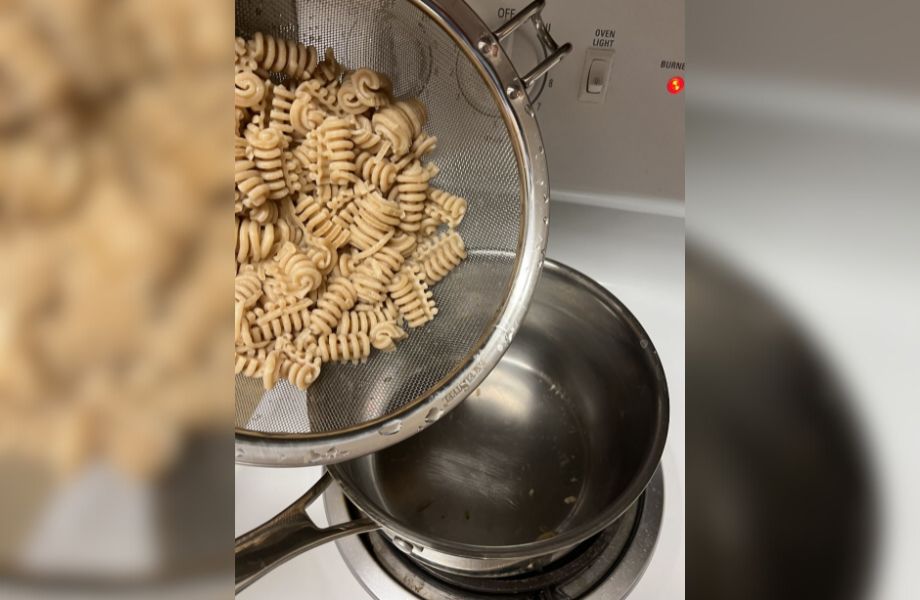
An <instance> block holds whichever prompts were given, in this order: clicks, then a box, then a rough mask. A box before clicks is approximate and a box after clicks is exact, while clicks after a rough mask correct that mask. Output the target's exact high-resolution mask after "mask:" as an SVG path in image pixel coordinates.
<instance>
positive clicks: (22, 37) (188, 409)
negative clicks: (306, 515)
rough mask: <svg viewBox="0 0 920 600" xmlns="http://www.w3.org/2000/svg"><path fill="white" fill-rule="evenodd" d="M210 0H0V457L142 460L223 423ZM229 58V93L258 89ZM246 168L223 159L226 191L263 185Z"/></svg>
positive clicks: (223, 105)
mask: <svg viewBox="0 0 920 600" xmlns="http://www.w3.org/2000/svg"><path fill="white" fill-rule="evenodd" d="M212 8H213V7H211V6H204V5H202V4H200V3H187V2H176V1H171V0H166V1H164V2H156V3H149V2H141V1H138V0H128V1H125V2H119V3H114V4H113V3H109V2H100V1H95V0H85V1H82V2H63V3H61V2H54V1H52V0H29V1H28V2H25V1H18V0H11V1H9V2H5V3H4V8H3V11H2V13H3V14H2V17H0V26H2V31H3V35H0V48H2V50H0V71H2V72H3V78H2V79H3V94H2V95H0V181H2V182H3V184H2V186H0V233H2V235H0V251H2V253H3V255H4V259H3V260H2V261H0V274H2V281H3V282H4V291H3V293H2V294H0V365H2V366H0V458H6V457H11V458H15V459H20V460H26V461H37V462H39V463H42V464H44V465H47V466H50V467H52V468H53V469H54V470H56V471H57V472H58V473H70V472H73V471H74V470H75V469H77V468H78V467H80V466H81V465H84V464H86V463H87V462H88V461H90V460H96V459H99V458H103V459H105V460H107V461H108V462H110V463H114V464H116V465H117V466H119V467H121V468H122V470H124V471H127V472H130V473H135V474H139V475H153V474H156V473H159V472H162V471H163V470H164V468H165V467H167V466H169V465H170V464H171V463H172V461H173V460H174V459H175V457H176V456H177V455H178V452H179V451H180V449H181V447H182V442H183V440H184V439H186V438H187V436H188V435H189V434H190V433H191V432H192V431H196V430H200V429H203V428H208V427H217V426H219V427H221V428H223V427H226V423H228V422H229V418H230V414H231V406H232V404H231V403H230V402H229V400H228V398H227V394H228V388H227V387H223V386H221V385H219V384H216V383H215V382H217V381H220V380H221V378H224V379H225V378H226V372H227V369H228V367H229V365H228V361H227V359H226V351H225V350H224V351H223V352H222V351H221V349H222V348H224V349H225V348H226V344H227V343H228V341H229V340H228V336H229V328H228V327H227V324H228V323H229V322H230V321H229V319H230V314H229V307H227V306H226V303H225V301H222V298H223V297H224V296H223V294H225V293H229V287H230V277H229V272H230V271H229V269H230V266H229V264H228V261H227V258H226V254H225V253H226V244H227V243H228V241H229V238H230V236H231V235H232V229H231V227H232V226H231V225H230V222H229V219H228V217H227V215H226V212H225V211H226V209H225V208H222V205H223V203H224V202H225V201H224V200H223V197H224V194H225V193H226V192H225V191H224V190H225V189H226V188H225V186H226V178H227V172H228V163H227V161H226V157H227V152H228V148H230V147H231V143H232V138H231V137H230V136H229V135H228V133H227V131H226V129H227V128H226V126H225V125H224V124H223V123H225V122H227V121H229V120H230V107H229V106H228V103H227V101H226V81H227V77H228V75H229V73H228V66H227V63H228V60H229V52H228V45H227V43H226V41H225V40H226V37H225V36H226V34H225V31H226V26H227V24H228V21H227V20H225V19H215V18H214V13H213V11H212V10H211V9H212ZM236 75H237V76H236V78H235V88H236V95H235V98H236V100H235V103H236V105H237V106H247V107H252V106H255V105H258V104H260V103H261V102H263V100H264V97H265V96H266V95H267V93H268V92H267V90H266V89H265V85H264V81H263V80H262V79H261V78H259V77H253V76H252V74H251V73H247V72H245V71H238V72H237V74H236ZM238 118H239V115H238ZM258 176H259V172H258V165H257V164H255V163H253V162H252V161H248V160H246V159H243V158H242V157H238V158H237V163H236V170H235V178H236V180H237V182H238V189H242V190H243V191H242V193H240V194H239V201H240V202H241V203H246V204H247V205H249V206H255V205H257V204H259V203H260V202H264V201H265V198H266V197H267V195H268V193H269V191H268V189H267V188H266V185H269V182H263V181H262V179H259V177H258ZM256 225H257V226H260V227H261V225H258V224H256ZM261 233H262V232H260V234H261ZM256 241H264V240H259V239H257V240H256ZM221 288H224V289H227V292H221V291H220V290H221ZM241 295H242V299H243V302H244V304H245V303H247V302H251V300H250V299H249V296H248V295H247V288H246V286H245V285H243V286H242V287H239V286H238V288H237V290H236V296H238V297H240V296H241Z"/></svg>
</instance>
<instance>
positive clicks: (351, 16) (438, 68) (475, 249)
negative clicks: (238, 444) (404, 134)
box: [236, 0, 523, 437]
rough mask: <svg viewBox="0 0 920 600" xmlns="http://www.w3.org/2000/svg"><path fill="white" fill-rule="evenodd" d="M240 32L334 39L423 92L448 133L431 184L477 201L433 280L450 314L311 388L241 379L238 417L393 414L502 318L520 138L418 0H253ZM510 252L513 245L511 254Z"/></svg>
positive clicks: (346, 422)
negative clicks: (448, 261)
mask: <svg viewBox="0 0 920 600" xmlns="http://www.w3.org/2000/svg"><path fill="white" fill-rule="evenodd" d="M236 28H237V34H238V35H243V36H251V35H252V34H253V33H254V32H256V31H262V32H264V33H269V34H272V35H277V36H279V37H284V38H289V39H296V40H298V41H300V42H303V43H307V44H312V45H314V46H316V47H317V49H319V51H320V53H322V51H323V50H324V49H325V48H327V47H331V48H333V49H334V50H335V55H336V58H337V59H338V60H339V61H340V62H341V63H343V64H344V65H346V66H347V67H349V68H357V67H370V68H372V69H375V70H378V71H380V72H383V73H386V74H387V75H389V76H390V77H391V79H392V80H393V85H394V93H395V95H397V96H416V97H419V98H421V99H422V101H423V102H424V103H425V105H426V106H427V107H428V111H429V122H428V126H427V127H426V130H427V131H428V132H429V133H431V134H434V135H436V136H437V137H438V149H437V150H436V151H435V152H434V153H433V154H432V155H431V157H430V160H431V161H432V162H434V163H435V164H437V165H438V167H440V169H441V172H440V174H439V175H438V176H437V177H436V178H435V179H434V181H433V182H432V185H434V186H436V187H439V188H443V189H445V190H448V191H450V192H452V193H455V194H459V195H461V196H463V197H465V198H466V199H467V201H468V202H469V209H468V211H467V216H466V218H465V219H464V221H463V223H462V224H461V226H460V228H459V231H460V233H461V235H462V236H463V239H464V241H465V242H466V246H467V249H468V251H469V254H470V255H469V258H467V260H466V261H464V262H463V263H462V264H461V265H460V266H459V267H458V268H457V269H456V270H455V271H454V272H453V273H452V274H451V275H450V276H449V277H447V278H446V279H445V280H444V281H442V282H441V283H439V284H438V285H437V286H435V287H434V289H433V293H434V297H435V300H436V301H437V304H438V310H439V313H438V315H437V317H436V318H435V319H434V321H432V322H431V323H428V324H427V325H425V326H423V327H421V328H419V329H416V330H410V334H409V338H408V339H406V340H404V341H403V342H401V343H400V344H399V345H398V348H397V350H396V351H395V352H391V353H381V352H378V353H374V355H373V356H372V357H371V359H370V360H368V362H366V363H365V364H363V365H339V364H326V365H324V366H323V371H322V374H321V375H320V378H319V379H318V380H317V381H316V383H314V384H313V386H312V387H310V389H309V391H308V392H302V391H300V390H298V389H297V388H295V387H294V386H292V385H290V384H289V383H288V382H287V381H281V382H280V383H279V384H278V385H277V386H276V387H275V388H274V389H273V390H271V391H269V392H264V391H263V390H262V388H261V382H260V381H257V380H250V379H247V378H245V377H242V376H238V377H237V379H236V426H237V427H239V428H243V429H247V430H250V431H257V432H283V433H292V434H297V433H304V434H306V433H309V434H311V435H317V434H319V435H322V436H327V435H328V436H329V437H332V436H334V435H335V434H336V433H337V432H341V431H342V430H344V429H348V428H352V427H354V426H356V425H360V424H362V423H366V422H368V421H371V420H375V419H378V418H381V417H384V416H386V415H388V414H390V413H392V412H394V411H397V410H400V409H402V408H404V407H406V406H408V405H409V404H411V403H413V402H415V401H418V400H420V399H422V398H424V397H426V396H427V395H429V394H430V393H431V392H432V391H434V389H436V388H437V386H438V384H439V382H441V381H442V380H443V379H444V378H445V377H447V376H448V375H451V374H452V373H454V372H456V370H457V369H458V368H460V367H461V365H463V364H464V363H466V362H467V360H468V359H469V358H470V357H471V356H472V354H473V353H474V352H475V351H476V350H478V348H479V347H480V345H481V343H482V341H483V339H484V337H485V336H486V335H488V334H489V333H490V332H491V330H492V329H493V328H494V324H495V322H496V320H497V319H498V317H499V315H500V313H501V310H502V306H503V305H504V303H505V300H506V298H507V296H508V293H509V291H510V287H511V283H512V278H513V276H514V273H515V267H516V264H515V263H516V261H515V259H514V255H515V254H516V253H517V251H518V249H519V244H520V239H521V228H522V226H523V219H522V213H521V211H522V202H521V183H520V174H519V169H518V163H517V160H516V158H515V152H514V146H513V144H512V141H511V138H510V136H509V133H508V129H507V127H506V126H505V124H504V122H503V120H502V118H501V116H500V112H499V109H498V106H497V104H496V102H495V100H494V99H493V97H492V94H491V92H490V90H489V87H488V86H487V84H486V83H485V81H484V80H483V79H482V78H481V77H480V75H479V74H478V72H477V71H476V70H475V68H474V67H473V66H472V64H471V63H470V62H469V59H468V58H467V57H466V55H465V54H464V53H463V52H462V51H461V50H460V48H459V47H458V46H457V45H456V44H455V43H454V41H453V40H452V39H451V38H450V36H448V35H447V33H445V32H444V31H443V30H442V29H441V28H440V27H439V26H438V25H437V24H436V23H435V22H434V21H432V20H431V19H430V18H428V16H427V15H425V14H424V13H423V12H422V11H421V10H419V9H418V8H416V7H415V6H414V5H413V4H411V3H410V2H408V1H407V0H389V1H388V0H366V1H365V0H286V1H285V0H263V1H259V0H252V1H242V0H238V1H237V2H236ZM509 253H510V254H509Z"/></svg>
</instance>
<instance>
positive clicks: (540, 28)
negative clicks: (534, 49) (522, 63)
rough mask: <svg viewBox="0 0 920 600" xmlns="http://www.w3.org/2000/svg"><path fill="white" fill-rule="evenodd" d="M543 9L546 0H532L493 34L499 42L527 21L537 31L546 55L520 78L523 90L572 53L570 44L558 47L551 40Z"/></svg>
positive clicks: (553, 40) (554, 41)
mask: <svg viewBox="0 0 920 600" xmlns="http://www.w3.org/2000/svg"><path fill="white" fill-rule="evenodd" d="M545 7H546V0H534V1H533V2H531V3H530V4H528V5H527V6H525V7H524V8H523V9H522V10H521V11H520V12H519V13H517V14H516V15H514V17H512V18H511V19H509V20H507V21H505V24H504V25H502V26H501V27H499V28H498V29H496V30H495V31H494V32H493V35H495V37H496V38H497V39H498V41H499V42H501V41H502V40H503V39H505V38H506V37H508V36H509V35H511V34H512V33H514V30H516V29H517V28H518V27H520V26H521V25H523V24H524V23H526V22H527V21H528V20H529V21H530V22H531V23H532V24H533V26H534V29H536V30H537V39H539V40H540V45H541V46H543V51H544V52H545V53H546V54H545V57H544V58H543V60H542V61H540V62H539V63H538V64H537V66H535V67H534V68H532V69H531V70H530V71H528V72H527V74H526V75H524V76H523V77H521V82H522V83H523V84H524V89H525V90H526V89H527V88H529V87H530V86H532V85H533V84H534V83H535V82H536V81H537V80H538V79H540V78H541V77H543V76H544V75H546V73H547V72H549V70H550V69H552V68H553V67H555V66H556V65H558V64H559V61H561V60H562V59H563V58H564V57H565V55H566V54H568V53H569V52H571V51H572V44H569V43H568V42H566V43H565V44H562V45H561V46H560V45H559V44H558V43H556V40H555V39H553V36H552V34H551V33H550V32H549V29H548V28H547V27H546V23H545V22H544V21H543V9H544V8H545Z"/></svg>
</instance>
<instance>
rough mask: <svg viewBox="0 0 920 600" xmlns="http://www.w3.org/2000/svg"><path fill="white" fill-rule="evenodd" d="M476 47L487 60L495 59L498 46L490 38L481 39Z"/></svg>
mask: <svg viewBox="0 0 920 600" xmlns="http://www.w3.org/2000/svg"><path fill="white" fill-rule="evenodd" d="M476 47H477V48H479V51H480V52H482V53H483V54H485V55H486V56H488V57H489V58H496V57H497V56H498V44H497V43H496V42H495V41H493V40H492V39H491V38H488V37H484V38H482V39H481V40H479V43H477V44H476Z"/></svg>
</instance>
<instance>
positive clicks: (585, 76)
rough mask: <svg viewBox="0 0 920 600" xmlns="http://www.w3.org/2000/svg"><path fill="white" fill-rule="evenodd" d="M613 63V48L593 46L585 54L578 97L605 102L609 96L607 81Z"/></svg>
mask: <svg viewBox="0 0 920 600" xmlns="http://www.w3.org/2000/svg"><path fill="white" fill-rule="evenodd" d="M612 63H613V52H612V51H611V50H598V49H596V48H591V49H589V50H588V51H587V53H586V55H585V64H584V68H583V69H582V78H581V82H582V84H581V89H580V90H579V91H578V99H579V100H581V101H582V102H597V103H600V102H603V101H604V98H605V97H606V96H607V81H608V78H609V77H610V65H611V64H612Z"/></svg>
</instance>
